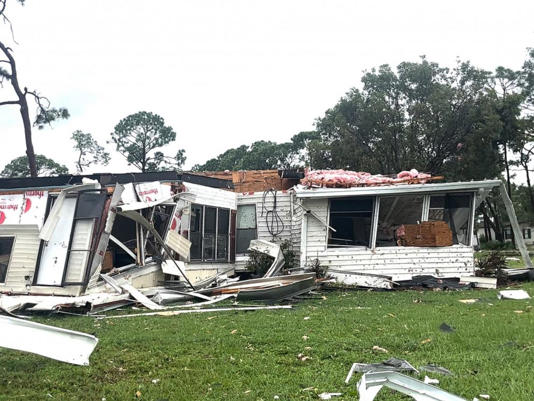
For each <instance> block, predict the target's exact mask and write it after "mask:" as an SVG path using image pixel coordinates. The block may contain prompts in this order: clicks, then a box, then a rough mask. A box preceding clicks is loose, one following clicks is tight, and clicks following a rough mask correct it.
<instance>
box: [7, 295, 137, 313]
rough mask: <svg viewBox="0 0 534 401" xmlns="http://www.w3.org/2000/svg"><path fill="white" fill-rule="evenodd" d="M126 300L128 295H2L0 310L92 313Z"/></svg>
mask: <svg viewBox="0 0 534 401" xmlns="http://www.w3.org/2000/svg"><path fill="white" fill-rule="evenodd" d="M128 300H129V295H128V294H110V293H106V292H101V293H94V294H88V295H82V296H78V297H69V296H56V295H2V296H0V309H4V310H6V311H8V312H13V311H16V310H28V311H30V312H50V311H57V310H62V309H77V310H80V311H83V312H87V311H94V310H95V308H98V307H100V306H101V305H115V304H118V305H120V304H124V303H125V301H128Z"/></svg>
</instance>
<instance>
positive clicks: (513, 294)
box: [497, 290, 530, 299]
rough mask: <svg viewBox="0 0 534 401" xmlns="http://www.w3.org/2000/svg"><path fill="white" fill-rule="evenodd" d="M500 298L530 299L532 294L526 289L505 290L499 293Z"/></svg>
mask: <svg viewBox="0 0 534 401" xmlns="http://www.w3.org/2000/svg"><path fill="white" fill-rule="evenodd" d="M497 298H499V299H529V298H530V295H528V292H526V291H525V290H504V291H499V293H498V294H497Z"/></svg>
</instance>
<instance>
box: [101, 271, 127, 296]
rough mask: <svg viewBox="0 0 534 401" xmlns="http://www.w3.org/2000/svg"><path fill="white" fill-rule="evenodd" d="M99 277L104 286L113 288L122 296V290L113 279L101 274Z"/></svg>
mask: <svg viewBox="0 0 534 401" xmlns="http://www.w3.org/2000/svg"><path fill="white" fill-rule="evenodd" d="M100 277H101V278H102V280H104V281H105V282H106V284H108V285H109V286H110V287H111V288H113V289H114V290H115V291H117V292H118V293H119V294H122V292H123V291H122V288H121V286H120V285H119V283H117V282H116V281H115V279H114V278H113V277H111V276H108V275H107V274H101V275H100Z"/></svg>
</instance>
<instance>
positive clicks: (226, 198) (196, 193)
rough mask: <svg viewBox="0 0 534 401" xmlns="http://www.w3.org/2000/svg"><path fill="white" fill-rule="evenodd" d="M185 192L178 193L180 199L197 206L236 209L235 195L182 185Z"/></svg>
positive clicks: (207, 188) (189, 184) (223, 191)
mask: <svg viewBox="0 0 534 401" xmlns="http://www.w3.org/2000/svg"><path fill="white" fill-rule="evenodd" d="M184 186H185V188H186V192H180V194H179V195H180V199H183V200H186V201H189V202H192V203H198V204H199V205H206V206H214V207H222V208H225V209H230V210H236V209H237V194H236V193H235V192H230V191H225V190H222V189H216V188H209V187H206V186H203V185H197V184H192V183H184Z"/></svg>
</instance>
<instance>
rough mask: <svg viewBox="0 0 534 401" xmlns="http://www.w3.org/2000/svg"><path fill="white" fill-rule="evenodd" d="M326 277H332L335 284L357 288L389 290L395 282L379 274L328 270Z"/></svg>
mask: <svg viewBox="0 0 534 401" xmlns="http://www.w3.org/2000/svg"><path fill="white" fill-rule="evenodd" d="M328 275H329V276H332V277H333V278H334V279H335V280H336V282H337V283H340V284H345V285H356V286H358V287H368V288H383V289H387V290H391V289H392V288H393V285H394V284H395V282H394V281H392V280H391V277H388V276H382V275H379V274H371V273H359V272H351V271H340V270H328Z"/></svg>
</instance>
